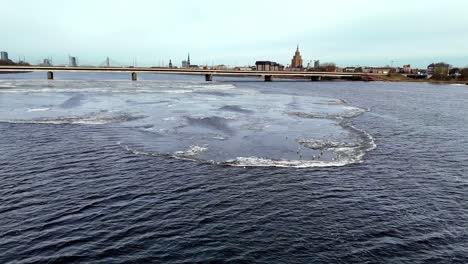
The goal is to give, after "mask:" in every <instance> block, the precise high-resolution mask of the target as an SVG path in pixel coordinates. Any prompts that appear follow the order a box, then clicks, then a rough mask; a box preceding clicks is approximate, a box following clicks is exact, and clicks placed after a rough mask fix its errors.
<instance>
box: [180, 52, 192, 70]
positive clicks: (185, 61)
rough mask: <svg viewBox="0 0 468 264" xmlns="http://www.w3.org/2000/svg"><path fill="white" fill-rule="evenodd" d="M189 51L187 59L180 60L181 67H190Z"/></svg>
mask: <svg viewBox="0 0 468 264" xmlns="http://www.w3.org/2000/svg"><path fill="white" fill-rule="evenodd" d="M190 66H191V64H190V53H189V54H188V55H187V60H184V61H182V68H190Z"/></svg>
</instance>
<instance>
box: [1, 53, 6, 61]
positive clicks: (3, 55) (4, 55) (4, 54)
mask: <svg viewBox="0 0 468 264" xmlns="http://www.w3.org/2000/svg"><path fill="white" fill-rule="evenodd" d="M0 54H1V58H2V60H5V61H7V60H8V52H6V51H2V52H0Z"/></svg>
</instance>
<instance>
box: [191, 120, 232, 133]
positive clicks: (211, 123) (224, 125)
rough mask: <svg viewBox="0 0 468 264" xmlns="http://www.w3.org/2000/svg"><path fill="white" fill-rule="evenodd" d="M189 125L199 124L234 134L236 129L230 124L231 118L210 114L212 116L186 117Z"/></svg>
mask: <svg viewBox="0 0 468 264" xmlns="http://www.w3.org/2000/svg"><path fill="white" fill-rule="evenodd" d="M185 118H186V119H187V122H188V124H189V125H193V126H199V127H207V128H210V129H214V130H218V131H222V132H224V133H226V134H232V133H233V132H234V131H233V130H232V129H231V128H230V127H229V126H228V122H229V119H227V118H223V117H218V116H210V117H201V118H195V117H185Z"/></svg>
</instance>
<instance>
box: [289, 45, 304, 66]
mask: <svg viewBox="0 0 468 264" xmlns="http://www.w3.org/2000/svg"><path fill="white" fill-rule="evenodd" d="M291 68H303V66H302V57H301V53H300V52H299V45H297V49H296V52H295V53H294V57H293V58H292V60H291Z"/></svg>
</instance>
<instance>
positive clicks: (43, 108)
mask: <svg viewBox="0 0 468 264" xmlns="http://www.w3.org/2000/svg"><path fill="white" fill-rule="evenodd" d="M49 110H50V108H48V107H42V108H29V109H28V110H26V111H27V112H43V111H49Z"/></svg>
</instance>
